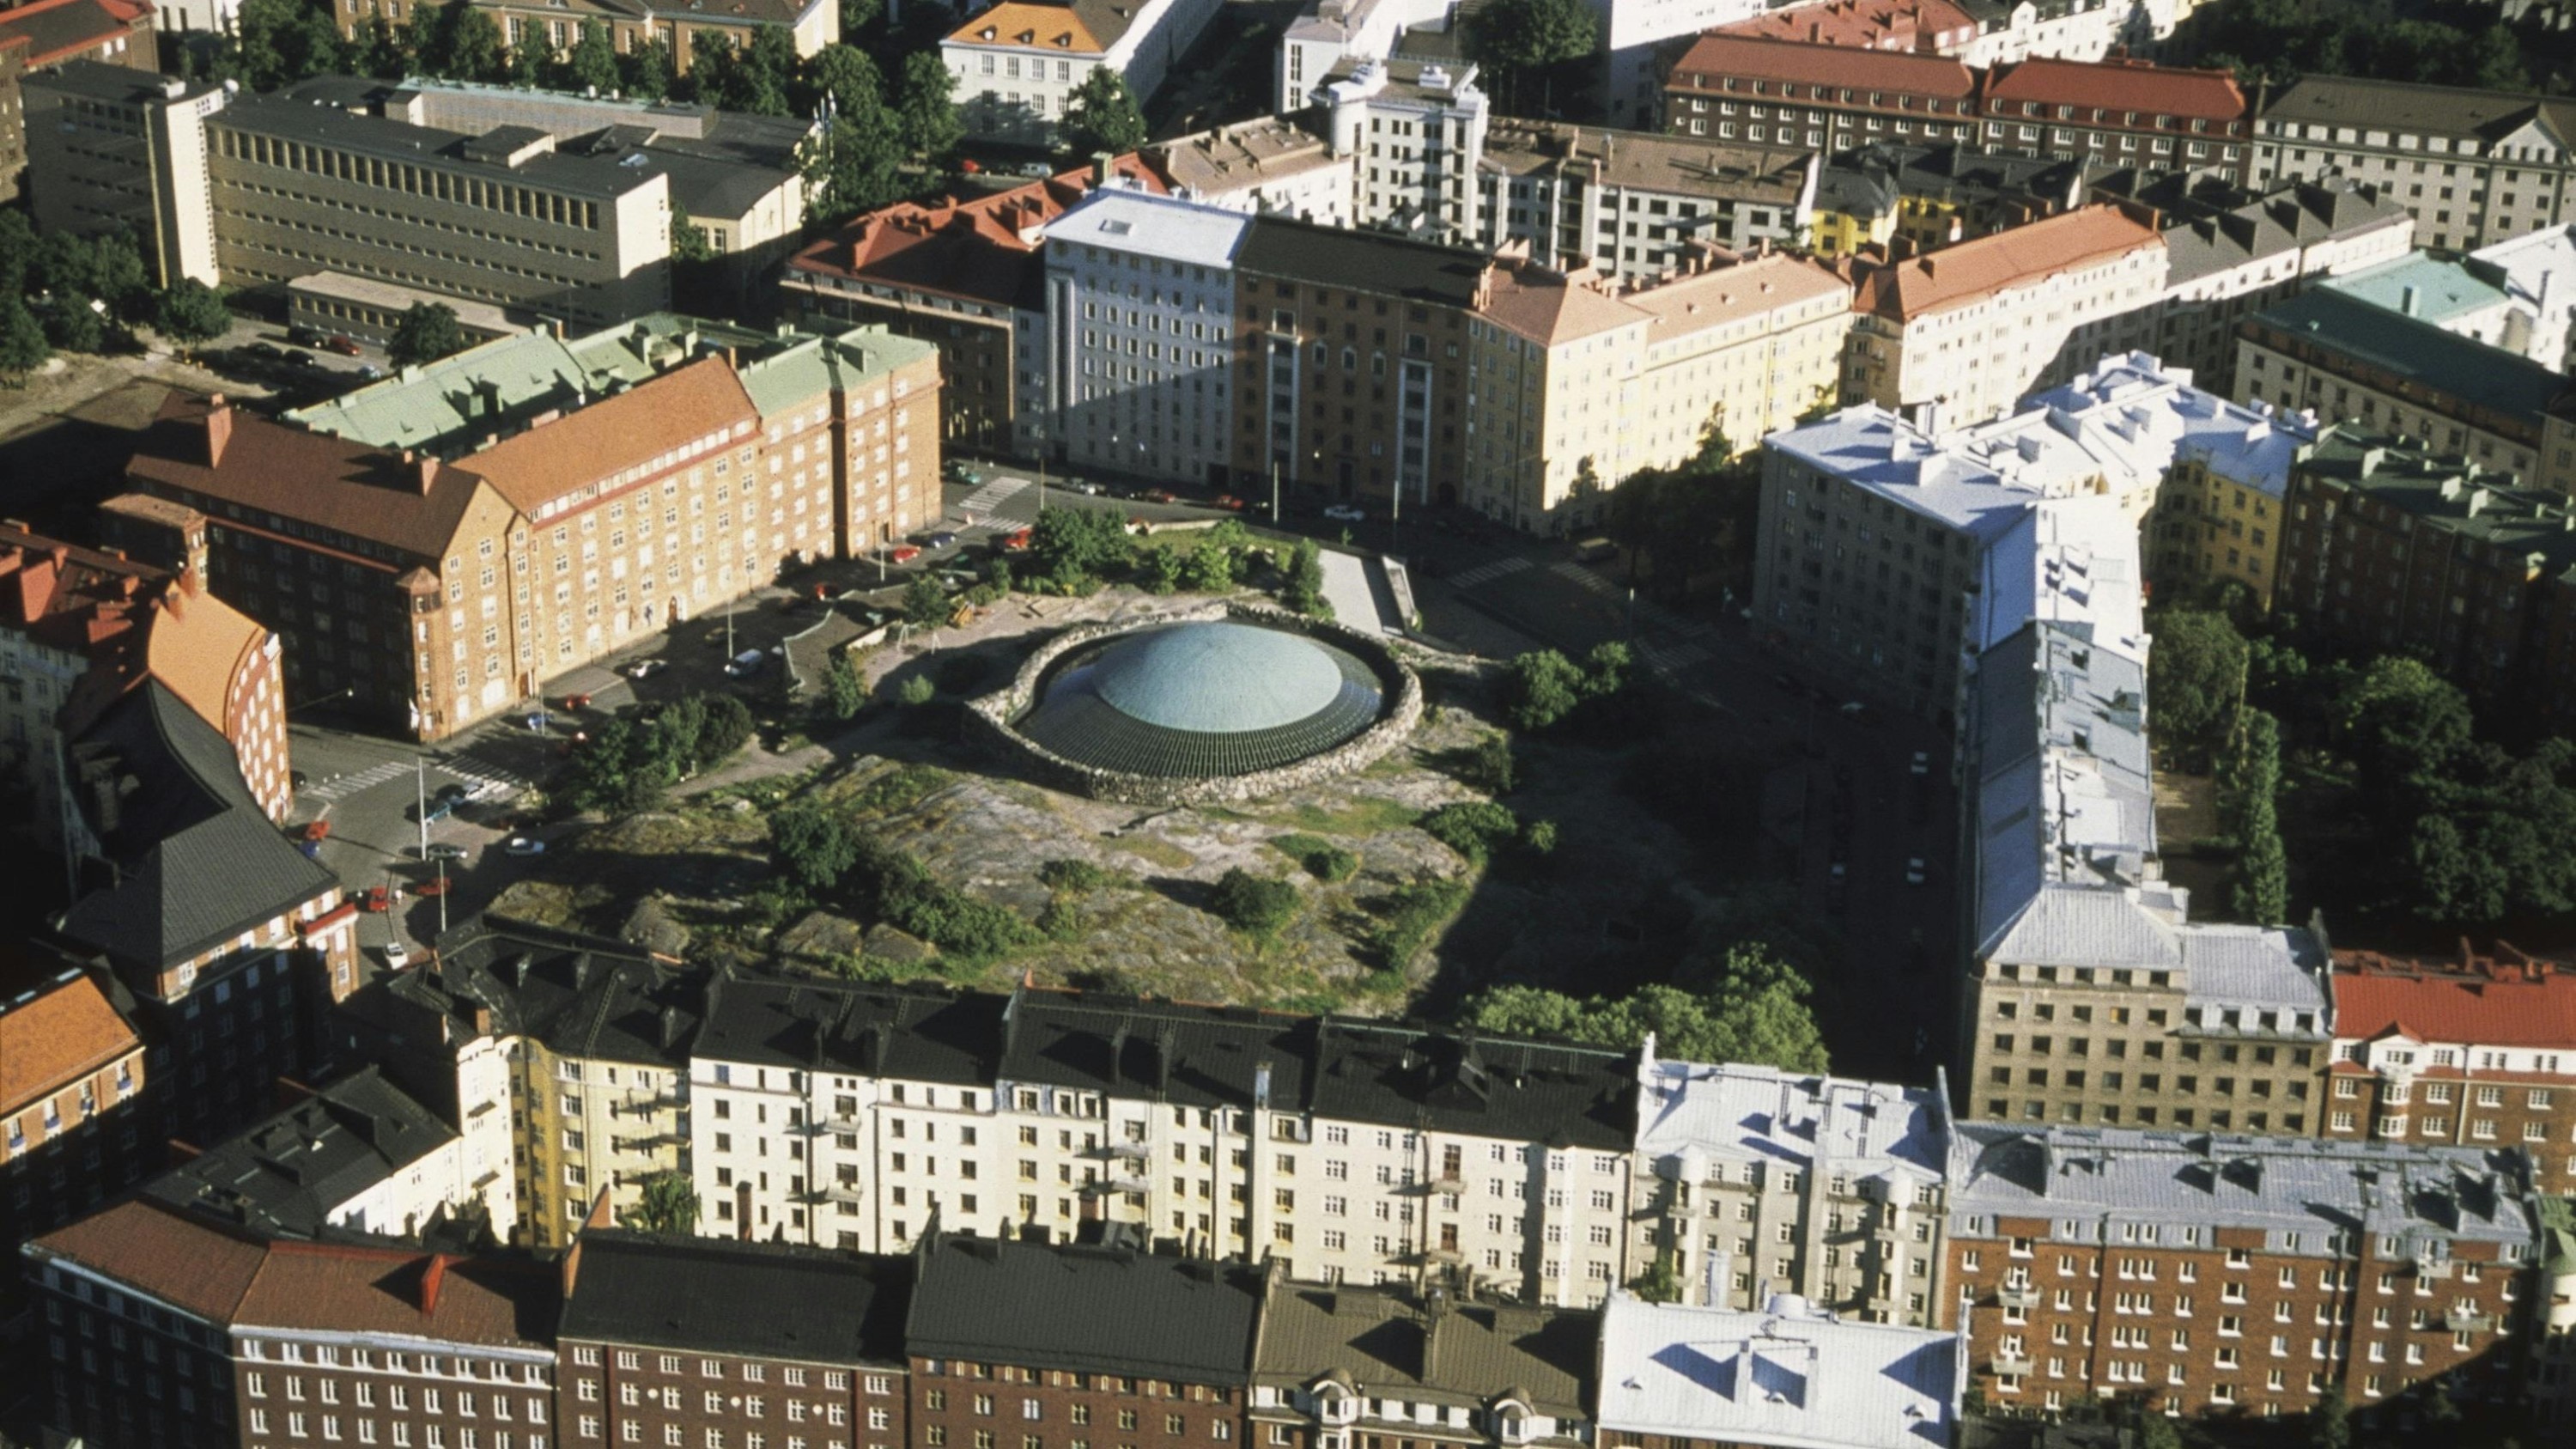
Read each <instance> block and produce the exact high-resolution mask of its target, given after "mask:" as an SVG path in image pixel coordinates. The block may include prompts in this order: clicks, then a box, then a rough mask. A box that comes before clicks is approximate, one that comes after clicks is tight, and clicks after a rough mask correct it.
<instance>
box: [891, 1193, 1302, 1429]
mask: <svg viewBox="0 0 2576 1449" xmlns="http://www.w3.org/2000/svg"><path fill="white" fill-rule="evenodd" d="M915 1263H916V1267H915V1272H916V1274H917V1275H918V1276H917V1277H916V1279H915V1281H914V1287H913V1294H912V1309H911V1313H910V1315H909V1316H908V1317H907V1318H906V1320H905V1322H904V1351H905V1352H906V1353H907V1354H908V1355H909V1356H910V1360H911V1365H912V1373H911V1376H910V1381H909V1385H908V1387H909V1390H910V1393H911V1401H910V1403H909V1404H908V1405H907V1407H908V1409H909V1411H910V1414H911V1422H912V1424H913V1425H914V1426H915V1432H916V1433H917V1434H919V1436H920V1437H919V1439H918V1440H917V1441H916V1442H918V1443H921V1444H924V1445H945V1444H958V1445H963V1444H967V1443H981V1442H982V1439H981V1438H980V1437H977V1436H989V1435H992V1434H993V1433H995V1429H994V1426H995V1425H996V1424H997V1423H1009V1424H1011V1425H1012V1426H1013V1427H1015V1428H1016V1429H1017V1430H1018V1431H1019V1432H1020V1433H1022V1434H1024V1435H1034V1436H1037V1437H1039V1438H1041V1439H1044V1438H1045V1437H1047V1436H1050V1435H1055V1434H1061V1433H1067V1432H1069V1433H1070V1434H1071V1435H1072V1437H1075V1438H1082V1437H1085V1436H1086V1429H1088V1431H1089V1432H1090V1433H1096V1434H1102V1435H1111V1434H1114V1435H1117V1436H1119V1442H1121V1443H1126V1442H1130V1441H1132V1442H1134V1443H1135V1444H1136V1445H1138V1446H1139V1449H1180V1446H1182V1445H1193V1446H1195V1445H1202V1444H1210V1443H1222V1442H1226V1441H1229V1440H1232V1439H1234V1438H1235V1437H1236V1436H1237V1435H1238V1434H1239V1433H1240V1432H1241V1429H1242V1425H1243V1417H1244V1405H1245V1399H1246V1397H1247V1394H1248V1388H1249V1384H1250V1380H1251V1377H1252V1375H1251V1367H1252V1344H1253V1332H1254V1330H1255V1328H1256V1327H1257V1326H1258V1324H1259V1323H1260V1319H1261V1300H1262V1285H1263V1275H1262V1270H1260V1269H1258V1268H1254V1267H1250V1266H1247V1265H1244V1264H1240V1263H1215V1262H1209V1261H1207V1260H1206V1259H1199V1258H1163V1257H1155V1256H1152V1255H1149V1254H1144V1253H1139V1252H1135V1251H1133V1250H1131V1249H1126V1248H1107V1247H1089V1246H1072V1245H1063V1244H1052V1243H1042V1242H1025V1241H1022V1242H1011V1241H1005V1240H1001V1239H995V1238H965V1237H951V1236H949V1235H947V1234H945V1233H938V1234H934V1235H932V1236H931V1237H929V1238H927V1239H925V1240H924V1241H923V1243H922V1245H921V1249H920V1252H919V1253H918V1255H917V1256H916V1259H915Z"/></svg>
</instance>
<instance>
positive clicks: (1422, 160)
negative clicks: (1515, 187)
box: [1324, 56, 1491, 243]
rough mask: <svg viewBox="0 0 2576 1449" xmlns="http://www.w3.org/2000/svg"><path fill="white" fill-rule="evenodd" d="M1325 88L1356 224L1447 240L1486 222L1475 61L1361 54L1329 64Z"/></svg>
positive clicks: (1482, 109)
mask: <svg viewBox="0 0 2576 1449" xmlns="http://www.w3.org/2000/svg"><path fill="white" fill-rule="evenodd" d="M1324 94H1325V96H1326V97H1327V102H1326V113H1327V115H1328V116H1329V117H1330V125H1331V127H1332V137H1333V149H1334V150H1335V151H1337V152H1339V153H1340V154H1342V155H1345V156H1348V157H1349V158H1350V161H1351V193H1352V199H1353V201H1354V206H1353V208H1352V220H1353V221H1354V222H1356V223H1357V224H1358V225H1361V226H1366V227H1377V228H1381V229H1384V230H1387V231H1395V232H1401V233H1403V234H1405V235H1407V236H1414V237H1419V238H1421V239H1423V240H1425V241H1438V242H1450V243H1464V242H1471V241H1473V240H1474V239H1475V238H1477V237H1479V236H1482V235H1483V234H1485V233H1486V232H1487V231H1489V230H1490V229H1491V228H1490V226H1489V225H1488V223H1487V221H1486V219H1485V217H1484V215H1483V205H1484V201H1485V192H1484V187H1483V185H1482V181H1483V176H1482V172H1483V170H1484V149H1485V131H1486V126H1487V117H1488V114H1489V111H1488V107H1487V104H1486V99H1485V93H1484V92H1483V91H1482V90H1479V89H1478V88H1477V86H1476V67H1475V66H1473V65H1472V64H1469V63H1468V62H1466V61H1463V60H1457V59H1446V60H1416V59H1411V58H1408V57H1401V56H1399V57H1395V58H1392V59H1388V60H1378V61H1366V62H1361V63H1358V64H1356V65H1354V66H1345V67H1337V68H1335V70H1334V71H1333V73H1332V74H1331V76H1329V77H1328V78H1327V79H1326V81H1325V85H1324Z"/></svg>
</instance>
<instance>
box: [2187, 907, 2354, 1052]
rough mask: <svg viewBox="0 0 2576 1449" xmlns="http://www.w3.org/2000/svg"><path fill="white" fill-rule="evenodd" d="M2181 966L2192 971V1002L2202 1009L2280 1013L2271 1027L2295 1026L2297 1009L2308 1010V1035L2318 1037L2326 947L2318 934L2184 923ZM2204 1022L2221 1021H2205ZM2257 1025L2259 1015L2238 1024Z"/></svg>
mask: <svg viewBox="0 0 2576 1449" xmlns="http://www.w3.org/2000/svg"><path fill="white" fill-rule="evenodd" d="M2182 964H2183V969H2184V970H2186V971H2189V972H2190V973H2191V982H2190V995H2189V997H2188V998H2187V999H2188V1000H2189V1001H2190V1003H2191V1004H2192V1005H2194V1006H2199V1007H2201V1008H2202V1009H2203V1010H2204V1011H2207V1010H2213V1009H2215V1010H2221V1011H2224V1010H2230V1009H2242V1010H2244V1011H2246V1012H2249V1013H2259V1012H2263V1011H2271V1012H2275V1013H2279V1015H2278V1016H2277V1019H2276V1025H2275V1026H2274V1028H2273V1030H2276V1031H2282V1032H2291V1031H2296V1030H2298V1026H2297V1021H2298V1016H2297V1014H2298V1013H2300V1012H2306V1013H2310V1021H2311V1022H2312V1023H2313V1024H2312V1025H2311V1026H2310V1028H2309V1029H2308V1030H2309V1034H2310V1035H2312V1036H2320V1037H2321V1036H2322V1035H2323V1032H2324V1027H2325V1021H2326V985H2325V974H2326V969H2325V968H2326V963H2325V951H2324V949H2323V948H2322V947H2321V946H2320V945H2319V944H2318V941H2317V938H2316V937H2315V936H2314V935H2313V934H2311V933H2309V932H2307V931H2302V930H2282V929H2278V928H2266V927H2262V926H2228V925H2219V924H2215V923H2210V924H2204V925H2195V926H2187V927H2185V928H2183V932H2182ZM2206 1024H2207V1025H2209V1026H2213V1027H2217V1026H2223V1025H2225V1023H2224V1022H2221V1021H2210V1022H2208V1023H2206ZM2239 1026H2240V1028H2241V1029H2243V1030H2246V1031H2256V1030H2261V1029H2262V1028H2261V1023H2260V1020H2259V1018H2255V1017H2249V1018H2248V1019H2246V1020H2244V1021H2242V1022H2241V1023H2239Z"/></svg>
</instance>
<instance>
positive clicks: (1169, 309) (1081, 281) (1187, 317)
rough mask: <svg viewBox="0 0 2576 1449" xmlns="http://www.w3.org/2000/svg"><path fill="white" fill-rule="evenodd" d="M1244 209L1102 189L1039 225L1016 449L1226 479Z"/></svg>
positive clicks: (1175, 475)
mask: <svg viewBox="0 0 2576 1449" xmlns="http://www.w3.org/2000/svg"><path fill="white" fill-rule="evenodd" d="M1251 226H1252V219H1251V218H1250V217H1248V216H1245V215H1243V214H1242V213H1240V212H1235V211H1229V210H1223V209H1220V208H1218V207H1214V206H1208V205H1204V204H1201V203H1196V202H1189V201H1181V200H1177V199H1174V198H1171V197H1165V196H1157V195H1154V194H1152V193H1150V192H1143V191H1124V190H1115V189H1103V190H1100V191H1097V192H1094V193H1092V194H1091V195H1089V196H1087V197H1085V198H1084V199H1083V200H1082V201H1081V202H1080V203H1078V204H1077V205H1075V206H1074V208H1073V209H1072V210H1070V211H1068V212H1066V213H1065V214H1064V215H1063V216H1061V217H1059V218H1057V219H1056V220H1055V221H1052V222H1050V223H1048V224H1047V228H1046V239H1047V245H1046V248H1045V253H1044V255H1045V263H1046V314H1047V319H1048V328H1047V333H1046V338H1047V347H1046V355H1045V361H1044V367H1043V369H1042V371H1040V372H1039V374H1038V377H1037V382H1036V385H1035V386H1034V387H1032V388H1030V389H1029V390H1028V391H1029V396H1027V397H1025V398H1023V399H1022V400H1021V403H1020V406H1019V408H1018V414H1019V417H1020V419H1021V423H1020V427H1019V428H1018V429H1017V431H1018V433H1019V436H1018V437H1017V438H1016V439H1015V440H1014V441H1015V445H1016V446H1015V447H1014V448H1013V451H1014V452H1018V453H1021V454H1030V453H1037V454H1044V455H1046V456H1049V457H1054V458H1060V459H1062V460H1064V461H1066V462H1068V463H1071V464H1074V465H1075V466H1078V467H1080V466H1088V467H1094V468H1102V469H1107V470H1109V471H1110V472H1112V473H1115V474H1119V475H1123V476H1133V477H1144V478H1168V479H1175V480H1179V481H1183V482H1190V483H1222V482H1224V481H1226V479H1227V478H1228V477H1229V476H1230V470H1229V467H1228V459H1229V457H1230V455H1231V454H1232V452H1233V444H1234V439H1233V430H1234V414H1235V410H1234V403H1233V399H1232V397H1231V395H1230V387H1229V385H1230V383H1231V382H1232V380H1233V376H1234V370H1233V368H1232V366H1231V365H1230V364H1231V363H1232V361H1233V346H1232V343H1233V337H1234V291H1235V284H1234V259H1235V255H1236V253H1237V252H1238V251H1240V250H1241V248H1242V246H1243V239H1244V234H1245V233H1246V232H1247V231H1249V230H1250V229H1251Z"/></svg>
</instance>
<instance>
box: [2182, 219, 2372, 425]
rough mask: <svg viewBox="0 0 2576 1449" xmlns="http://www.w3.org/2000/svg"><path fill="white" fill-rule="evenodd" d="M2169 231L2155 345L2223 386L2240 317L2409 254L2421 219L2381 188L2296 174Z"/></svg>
mask: <svg viewBox="0 0 2576 1449" xmlns="http://www.w3.org/2000/svg"><path fill="white" fill-rule="evenodd" d="M2164 237H2165V291H2164V296H2163V298H2162V300H2161V301H2160V302H2159V304H2158V306H2157V315H2156V319H2155V332H2154V339H2155V340H2154V351H2155V354H2156V355H2157V356H2158V357H2160V358H2162V359H2163V360H2164V361H2165V363H2166V364H2167V365H2168V366H2171V367H2178V368H2182V369H2184V370H2185V371H2187V372H2189V373H2190V374H2191V375H2192V376H2194V377H2196V378H2198V379H2200V381H2201V383H2202V385H2203V386H2206V387H2209V388H2212V389H2215V390H2216V391H2219V392H2222V393H2223V392H2225V391H2227V389H2228V385H2229V382H2230V375H2231V374H2232V373H2233V372H2234V370H2235V366H2236V326H2237V324H2238V323H2239V322H2242V321H2244V320H2245V319H2246V318H2247V317H2249V316H2252V315H2253V314H2254V313H2256V312H2259V311H2262V310H2263V309H2264V308H2266V307H2269V306H2271V305H2272V304H2273V303H2275V302H2278V301H2280V300H2281V299H2282V298H2284V297H2287V296H2289V295H2290V294H2291V293H2293V292H2295V291H2297V290H2299V289H2300V288H2302V287H2306V286H2310V285H2313V284H2315V283H2316V282H2318V281H2319V280H2320V279H2323V278H2329V277H2343V276H2349V275H2352V274H2354V273H2357V272H2363V271H2367V270H2369V269H2372V268H2375V267H2377V266H2379V265H2381V264H2383V263H2387V262H2392V261H2396V260H2398V259H2400V258H2402V257H2404V256H2406V255H2407V253H2408V250H2409V249H2410V248H2411V247H2413V246H2414V244H2415V240H2414V238H2415V219H2414V217H2413V216H2412V215H2410V214H2409V213H2408V212H2407V210H2406V208H2405V207H2403V206H2401V205H2399V204H2398V202H2397V201H2396V200H2395V199H2394V198H2391V197H2389V196H2387V195H2385V194H2383V193H2381V192H2379V191H2378V190H2376V189H2374V188H2369V187H2361V186H2355V185H2352V184H2350V183H2346V182H2328V183H2316V182H2292V183H2289V184H2288V185H2285V186H2282V187H2280V188H2278V189H2276V190H2274V191H2273V192H2271V193H2270V194H2268V195H2265V196H2261V197H2258V198H2256V199H2254V200H2253V201H2250V202H2247V203H2245V204H2244V205H2242V206H2237V207H2232V208H2230V209H2228V210H2225V211H2219V212H2214V213H2211V214H2208V215H2202V216H2189V217H2185V218H2180V219H2178V224H2168V225H2166V227H2165V228H2164Z"/></svg>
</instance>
